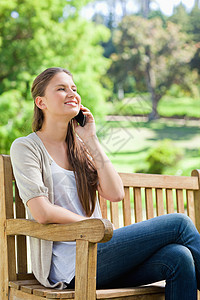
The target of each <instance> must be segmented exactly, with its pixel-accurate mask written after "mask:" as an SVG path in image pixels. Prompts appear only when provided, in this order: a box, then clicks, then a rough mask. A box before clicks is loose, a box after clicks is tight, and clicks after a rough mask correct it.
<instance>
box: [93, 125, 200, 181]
mask: <svg viewBox="0 0 200 300" xmlns="http://www.w3.org/2000/svg"><path fill="white" fill-rule="evenodd" d="M97 134H98V135H99V136H100V140H101V144H102V146H103V148H104V150H105V151H106V153H107V155H108V157H109V158H110V160H111V161H112V163H113V164H114V166H115V168H116V170H117V171H118V172H136V171H138V170H141V169H143V168H144V167H145V165H146V163H145V158H146V156H147V153H148V151H149V149H151V148H152V147H154V146H155V145H156V143H157V142H158V141H159V140H162V139H165V138H168V139H171V140H172V141H173V143H174V147H178V148H180V149H182V150H183V153H184V155H183V158H182V159H181V161H180V162H179V163H178V164H177V165H176V166H174V167H173V168H170V169H168V170H166V171H165V173H167V174H172V175H185V176H189V175H190V173H191V170H192V169H196V168H200V132H199V124H198V122H197V121H196V122H193V123H191V122H186V124H181V123H179V122H174V121H173V120H164V119H160V120H156V121H152V122H134V121H123V122H122V121H119V122H116V121H109V122H106V123H105V125H102V126H101V128H98V130H97Z"/></svg>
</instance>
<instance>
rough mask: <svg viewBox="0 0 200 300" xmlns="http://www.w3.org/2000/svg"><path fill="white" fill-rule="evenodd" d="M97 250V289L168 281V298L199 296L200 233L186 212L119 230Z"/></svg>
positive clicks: (194, 298)
mask: <svg viewBox="0 0 200 300" xmlns="http://www.w3.org/2000/svg"><path fill="white" fill-rule="evenodd" d="M97 249H98V250H97V288H115V287H117V288H119V287H134V286H138V285H143V284H149V283H153V282H156V281H160V280H166V288H165V297H166V299H168V300H169V299H170V300H179V299H181V300H184V299H185V300H196V299H197V288H199V286H200V285H199V283H200V280H199V278H200V276H199V275H200V235H199V233H198V231H197V229H196V227H195V226H194V224H193V223H192V221H191V219H190V218H189V217H187V216H185V215H184V214H176V213H174V214H168V215H163V216H159V217H156V218H153V219H150V220H147V221H142V222H139V223H136V224H132V225H129V226H126V227H123V228H119V229H116V230H114V233H113V237H112V239H111V240H110V241H109V242H107V243H100V244H98V248H97ZM72 285H74V280H73V281H72Z"/></svg>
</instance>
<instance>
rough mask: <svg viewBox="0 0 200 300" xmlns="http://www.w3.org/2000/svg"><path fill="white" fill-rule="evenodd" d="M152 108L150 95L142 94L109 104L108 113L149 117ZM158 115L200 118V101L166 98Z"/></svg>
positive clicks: (159, 104) (161, 102)
mask: <svg viewBox="0 0 200 300" xmlns="http://www.w3.org/2000/svg"><path fill="white" fill-rule="evenodd" d="M151 107H152V104H151V100H150V98H149V95H148V94H141V95H136V96H134V97H125V98H124V99H123V100H121V101H114V102H113V103H108V113H109V114H112V115H116V114H117V115H125V116H126V115H130V116H132V115H138V114H139V115H147V114H149V113H150V112H151ZM158 113H159V115H160V116H162V117H175V116H177V117H182V118H190V117H196V118H200V99H193V98H190V97H181V98H175V97H172V96H164V97H163V98H162V99H161V100H160V101H159V103H158Z"/></svg>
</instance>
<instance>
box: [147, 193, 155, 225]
mask: <svg viewBox="0 0 200 300" xmlns="http://www.w3.org/2000/svg"><path fill="white" fill-rule="evenodd" d="M145 202H146V216H147V219H151V218H153V217H154V212H153V195H152V189H150V188H147V189H145Z"/></svg>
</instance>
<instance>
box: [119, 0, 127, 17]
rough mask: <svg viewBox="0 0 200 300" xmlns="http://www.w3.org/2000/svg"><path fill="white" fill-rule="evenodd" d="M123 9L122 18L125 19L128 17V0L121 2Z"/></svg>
mask: <svg viewBox="0 0 200 300" xmlns="http://www.w3.org/2000/svg"><path fill="white" fill-rule="evenodd" d="M120 3H121V8H122V18H124V17H125V16H126V15H127V11H126V0H120Z"/></svg>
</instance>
